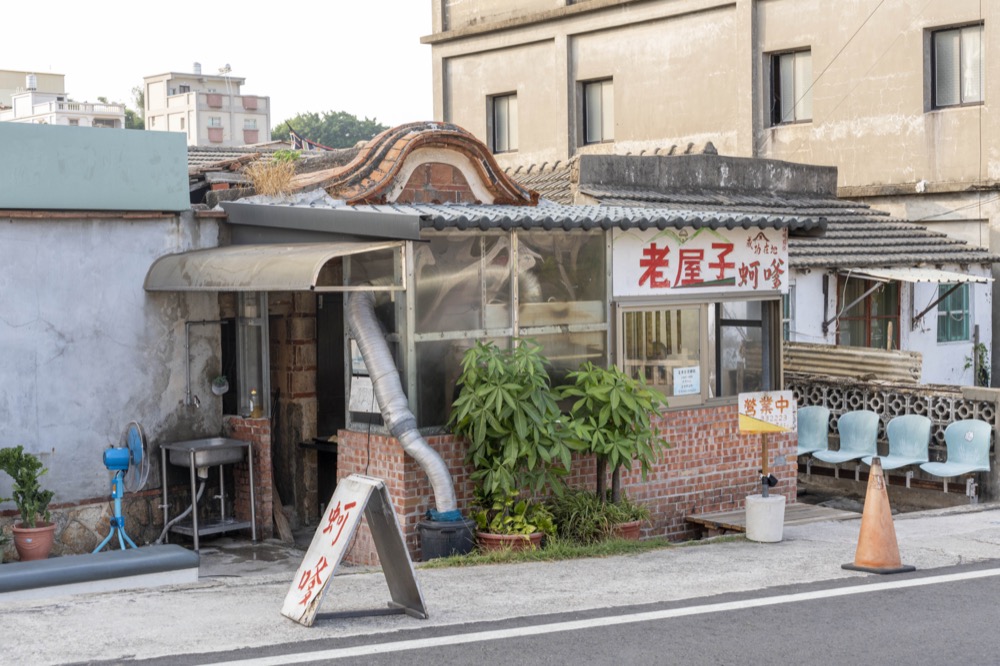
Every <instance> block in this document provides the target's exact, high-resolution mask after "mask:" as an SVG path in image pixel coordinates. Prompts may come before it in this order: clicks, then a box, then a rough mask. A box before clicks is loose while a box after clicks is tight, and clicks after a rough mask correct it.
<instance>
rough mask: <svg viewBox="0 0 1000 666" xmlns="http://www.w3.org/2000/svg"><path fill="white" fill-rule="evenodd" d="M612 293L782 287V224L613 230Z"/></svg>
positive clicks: (784, 266)
mask: <svg viewBox="0 0 1000 666" xmlns="http://www.w3.org/2000/svg"><path fill="white" fill-rule="evenodd" d="M613 239H614V240H613V251H612V252H613V254H612V256H613V262H614V263H613V269H612V279H613V292H614V295H615V296H616V297H618V296H651V295H666V294H689V293H706V292H712V293H719V292H726V291H750V292H754V291H772V292H773V291H778V292H781V293H786V292H787V291H788V231H787V230H786V229H759V228H754V229H709V228H707V227H705V228H701V229H664V230H662V231H660V230H657V229H650V230H646V231H642V230H639V229H627V230H623V229H615V231H614V236H613Z"/></svg>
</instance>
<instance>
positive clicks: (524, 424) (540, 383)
mask: <svg viewBox="0 0 1000 666" xmlns="http://www.w3.org/2000/svg"><path fill="white" fill-rule="evenodd" d="M547 363H548V361H547V360H546V358H545V357H544V356H543V355H542V353H541V349H540V347H539V346H538V345H537V344H534V343H532V342H528V341H525V340H521V341H519V342H517V343H516V345H515V346H514V347H513V348H512V349H509V350H506V349H500V348H499V347H497V346H496V345H495V344H493V343H485V342H478V343H477V344H476V346H474V347H472V348H471V349H469V350H468V351H466V352H465V355H464V356H463V357H462V372H461V375H460V376H459V378H458V385H459V386H460V387H461V389H460V392H459V395H458V398H456V400H455V402H454V404H453V405H452V413H451V417H450V419H449V422H448V423H449V426H450V427H451V430H452V432H454V433H455V434H458V435H462V436H464V437H465V438H466V439H467V440H468V441H469V450H468V452H467V454H466V462H468V463H469V464H471V465H472V466H473V468H474V471H473V473H472V475H471V478H472V480H473V481H474V482H475V483H476V485H477V487H478V488H479V489H480V491H481V493H482V495H483V496H484V497H485V498H487V500H488V502H489V503H492V500H493V499H494V498H500V500H501V501H503V499H504V498H507V497H509V496H510V495H511V493H515V494H516V493H519V492H521V491H527V492H529V493H533V494H535V495H540V494H548V493H547V492H545V493H543V491H544V490H548V491H551V492H554V493H557V494H558V493H560V492H562V480H561V477H562V476H563V475H565V473H566V472H567V471H568V470H569V467H570V464H571V460H570V456H571V451H570V448H569V447H568V446H567V444H566V441H565V439H564V436H563V432H562V430H561V428H560V426H559V423H560V412H559V406H558V404H557V403H556V397H555V393H554V391H553V390H552V388H551V385H550V381H549V374H548V371H547V370H546V368H545V366H546V364H547Z"/></svg>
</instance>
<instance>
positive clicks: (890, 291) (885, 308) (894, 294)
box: [872, 282, 899, 317]
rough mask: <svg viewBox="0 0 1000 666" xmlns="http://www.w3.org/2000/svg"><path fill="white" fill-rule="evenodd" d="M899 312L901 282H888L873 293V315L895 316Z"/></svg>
mask: <svg viewBox="0 0 1000 666" xmlns="http://www.w3.org/2000/svg"><path fill="white" fill-rule="evenodd" d="M898 313H899V283H898V282H886V283H885V284H883V285H882V286H881V287H879V288H878V289H876V290H875V293H874V294H872V316H873V317H895V316H896V315H897V314H898Z"/></svg>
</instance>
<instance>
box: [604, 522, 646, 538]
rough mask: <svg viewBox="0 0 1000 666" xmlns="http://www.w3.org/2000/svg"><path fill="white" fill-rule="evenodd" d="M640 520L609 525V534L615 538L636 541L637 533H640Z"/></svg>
mask: <svg viewBox="0 0 1000 666" xmlns="http://www.w3.org/2000/svg"><path fill="white" fill-rule="evenodd" d="M641 528H642V521H641V520H632V521H629V522H627V523H618V524H617V525H612V526H611V536H613V537H615V538H616V539H625V540H626V541H638V540H639V535H640V533H641Z"/></svg>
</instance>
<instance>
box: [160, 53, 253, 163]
mask: <svg viewBox="0 0 1000 666" xmlns="http://www.w3.org/2000/svg"><path fill="white" fill-rule="evenodd" d="M193 69H194V71H193V72H192V73H190V74H182V73H177V72H167V73H166V74H157V75H155V76H147V77H145V78H144V79H143V86H144V93H145V106H146V109H145V110H146V129H148V130H152V131H159V132H184V133H185V135H186V136H187V143H188V145H189V146H245V145H252V144H256V143H266V142H268V141H270V140H271V99H270V98H269V97H261V96H259V95H245V94H243V93H242V91H241V88H242V86H243V84H244V83H246V79H243V78H239V77H234V76H229V65H226V66H225V67H223V68H221V69H220V70H219V73H218V74H204V73H202V70H201V65H200V64H199V63H194V67H193Z"/></svg>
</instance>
